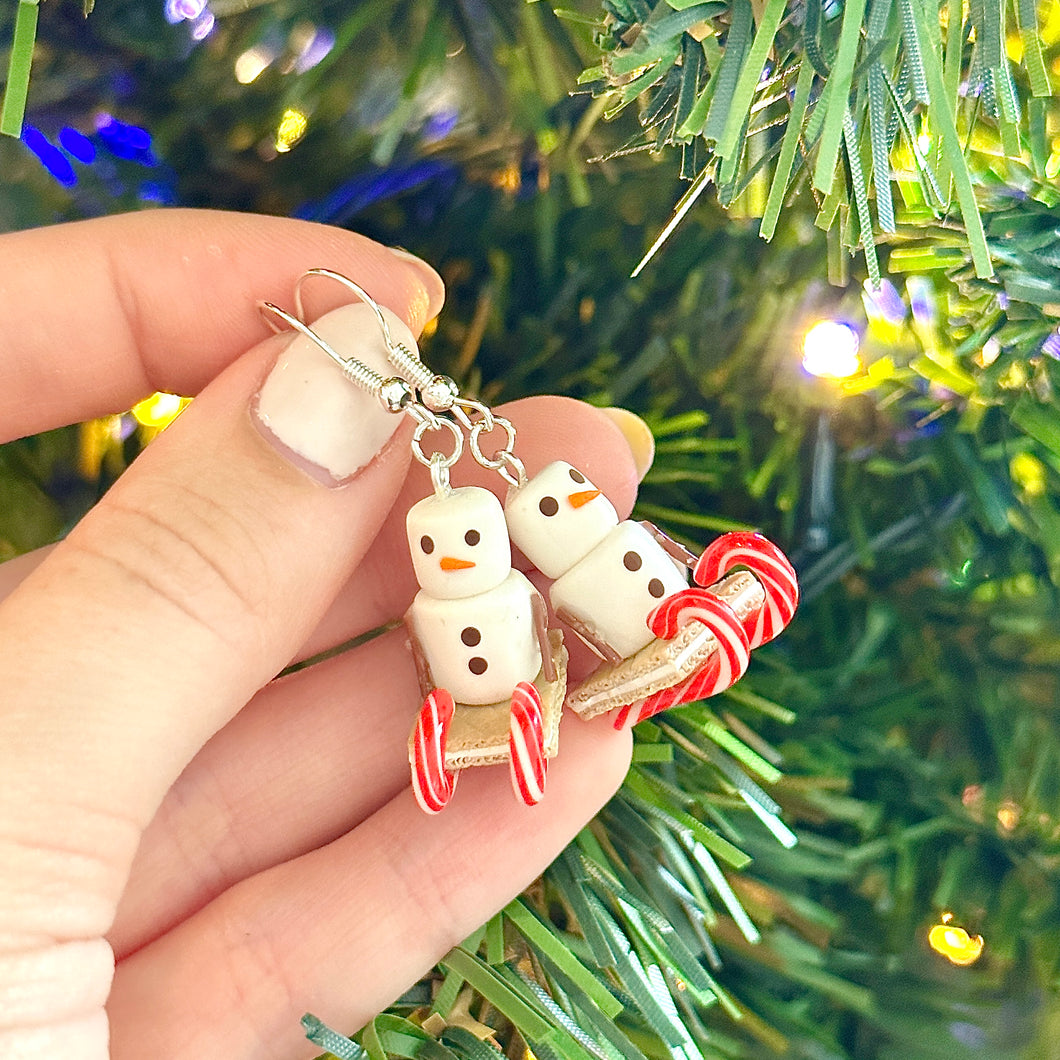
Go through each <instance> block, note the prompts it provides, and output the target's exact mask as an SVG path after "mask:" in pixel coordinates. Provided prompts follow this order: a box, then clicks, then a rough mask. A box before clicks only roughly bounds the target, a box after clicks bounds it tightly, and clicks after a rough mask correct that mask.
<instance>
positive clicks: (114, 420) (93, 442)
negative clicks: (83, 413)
mask: <svg viewBox="0 0 1060 1060" xmlns="http://www.w3.org/2000/svg"><path fill="white" fill-rule="evenodd" d="M78 441H79V445H78V451H77V466H78V470H79V471H80V472H81V474H82V476H83V477H84V478H86V479H89V480H92V479H97V478H99V472H100V469H101V468H102V467H103V461H104V460H105V459H106V457H107V454H108V453H109V452H111V450H113V449H114V447H115V446H117V445H118V444H119V443H120V442H121V417H120V416H103V417H102V418H100V419H98V420H89V421H88V422H86V423H82V424H81V428H80V431H79V432H78Z"/></svg>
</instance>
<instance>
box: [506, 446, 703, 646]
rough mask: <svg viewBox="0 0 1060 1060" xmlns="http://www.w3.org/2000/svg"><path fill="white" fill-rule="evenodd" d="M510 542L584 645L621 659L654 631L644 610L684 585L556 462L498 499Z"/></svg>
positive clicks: (648, 544)
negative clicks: (543, 580) (542, 578)
mask: <svg viewBox="0 0 1060 1060" xmlns="http://www.w3.org/2000/svg"><path fill="white" fill-rule="evenodd" d="M505 518H506V519H507V522H508V532H509V534H510V535H511V539H512V541H514V542H515V544H516V545H518V546H519V548H520V549H522V551H523V553H524V554H525V555H526V556H527V558H528V559H529V560H530V561H531V562H532V563H533V564H534V566H536V567H537V568H538V570H540V571H541V572H542V573H543V574H545V575H546V576H547V577H549V578H554V579H555V581H554V582H553V583H552V588H551V589H550V591H549V598H550V600H551V602H552V606H553V608H554V609H555V610H556V612H557V613H559V614H560V617H561V618H564V619H566V620H568V621H570V620H573V622H571V624H572V625H573V627H574V628H575V630H576V631H577V632H579V633H580V634H582V635H583V637H584V638H585V639H587V640H588V641H589V642H590V644H592V645H593V646H594V647H596V648H597V650H602V653H604V652H607V651H608V650H609V651H610V653H612V654H613V655H615V656H617V657H619V658H622V659H626V658H628V657H629V656H631V655H633V654H634V653H636V652H637V651H639V650H640V649H641V648H643V647H645V646H646V645H647V644H649V643H650V642H651V641H652V639H653V637H654V634H653V633H652V631H651V629H650V628H649V627H648V623H647V618H648V615H649V614H650V613H651V612H652V610H654V608H656V607H657V606H658V605H659V604H660V603H661V602H662V601H663V600H665V599H666V598H668V597H670V596H673V595H674V594H675V593H677V592H680V591H681V590H682V589H685V588H687V586H688V582H687V571H686V570H685V569H684V568H682V567H679V566H678V564H677V563H676V561H675V560H674V558H673V557H672V556H671V555H670V554H669V553H668V552H667V551H666V550H665V549H664V548H663V547H662V545H661V544H660V543H659V541H658V540H656V538H655V536H654V535H653V534H652V533H651V532H650V531H648V530H647V529H646V528H645V527H644V526H642V525H641V524H640V523H636V522H632V521H631V520H625V521H623V522H619V519H618V513H617V512H616V511H615V508H614V506H613V505H612V504H611V502H610V501H609V500H608V499H607V498H606V497H605V496H604V495H603V494H602V493H601V492H600V491H599V490H598V489H597V488H596V487H595V486H594V485H593V484H592V483H591V482H589V481H588V479H586V477H585V476H584V475H583V474H582V473H581V472H580V471H578V470H577V468H574V467H572V466H571V465H570V464H567V463H564V462H563V461H556V462H555V463H552V464H549V465H548V466H547V467H546V468H544V470H543V471H541V472H540V473H539V474H537V475H535V476H534V477H533V478H532V479H530V481H529V482H527V483H526V484H525V485H524V486H521V487H519V488H516V489H513V490H512V491H511V492H510V493H509V495H508V500H507V503H506V504H505Z"/></svg>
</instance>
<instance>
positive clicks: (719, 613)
mask: <svg viewBox="0 0 1060 1060" xmlns="http://www.w3.org/2000/svg"><path fill="white" fill-rule="evenodd" d="M689 622H701V623H702V624H703V625H704V626H706V627H707V629H709V630H710V632H711V633H713V634H714V636H715V638H717V641H718V650H717V651H716V652H714V653H713V654H711V656H710V657H709V658H708V659H707V660H706V662H704V663H703V665H702V666H700V667H699V669H697V670H695V671H694V672H693V673H691V674H690V675H689V676H688V677H686V678H684V679H683V680H681V681H678V682H677V684H675V685H671V686H670V687H669V688H664V689H661V690H660V691H658V692H654V693H652V694H651V695H650V696H647V697H646V698H645V699H643V700H641V701H640V703H639V704H631V705H630V706H627V707H623V708H622V709H621V710H620V711H619V712H618V715H617V716H616V717H615V728H616V729H621V728H623V727H624V726H625V725H626V724H627V723H629V719H630V718H631V717H632V718H633V721H632V723H631V724H634V725H635V724H636V723H637V722H641V721H643V720H644V719H645V718H650V717H651V716H652V715H653V714H658V713H659V712H660V711H663V710H668V709H669V708H670V707H676V706H679V705H680V704H682V703H691V702H692V701H693V700H696V699H706V698H707V697H708V696H714V695H717V694H718V693H719V692H724V691H725V689H726V688H729V687H731V686H732V685H734V684H735V683H736V682H737V681H738V680H739V679H740V678H741V677H742V676H743V673H744V671H745V670H746V669H747V664H748V663H749V662H750V661H751V647H750V644H749V643H748V639H747V631H746V630H745V629H744V627H743V623H742V622H741V621H740V619H739V618H738V617H737V615H736V612H735V611H733V609H732V608H731V607H730V606H729V605H728V604H727V603H726V602H725V601H724V600H722V599H720V598H719V597H717V596H715V595H714V594H713V593H712V592H709V591H708V590H706V589H701V588H692V589H683V590H682V591H681V592H679V593H674V595H673V596H670V597H668V598H667V599H665V600H664V601H663V602H662V603H661V604H659V606H658V607H656V608H655V610H654V611H652V613H651V614H650V615H648V626H649V627H650V628H651V631H652V632H653V633H654V634H655V635H656V636H657V637H663V638H665V639H666V640H670V639H671V638H672V637H673V636H674V635H675V634H676V633H677V631H678V630H679V629H680V628H681V627H682V626H684V625H686V624H687V623H689Z"/></svg>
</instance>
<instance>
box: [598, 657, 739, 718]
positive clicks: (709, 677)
mask: <svg viewBox="0 0 1060 1060" xmlns="http://www.w3.org/2000/svg"><path fill="white" fill-rule="evenodd" d="M720 671H721V660H720V658H719V656H718V653H717V652H715V653H714V654H713V655H711V657H710V658H709V659H708V660H707V661H706V662H705V663H704V664H703V665H702V666H701V667H700V668H699V669H698V670H696V671H695V673H693V674H692V675H691V676H689V677H686V678H685V679H684V680H683V681H678V682H677V684H676V685H671V686H670V687H669V688H664V689H662V690H661V691H659V692H655V693H653V694H652V695H650V696H647V697H645V698H644V699H642V700H641V701H640V702H639V703H633V704H631V705H630V706H628V707H623V708H622V710H621V711H619V713H618V716H617V717H616V718H615V728H616V729H622V728H624V727H625V726H626V725H627V724H629V725H638V724H639V723H640V722H642V721H644V719H645V718H650V717H652V716H653V715H655V714H660V713H662V711H664V710H669V709H670V708H671V707H679V706H681V704H682V703H694V702H695V701H696V700H697V699H707V698H709V697H710V696H713V695H716V694H717V693H718V692H724V691H725V688H727V687H729V686H728V685H725V686H724V687H723V686H722V683H721V681H720V677H719V675H720ZM631 717H632V721H631V720H630V718H631Z"/></svg>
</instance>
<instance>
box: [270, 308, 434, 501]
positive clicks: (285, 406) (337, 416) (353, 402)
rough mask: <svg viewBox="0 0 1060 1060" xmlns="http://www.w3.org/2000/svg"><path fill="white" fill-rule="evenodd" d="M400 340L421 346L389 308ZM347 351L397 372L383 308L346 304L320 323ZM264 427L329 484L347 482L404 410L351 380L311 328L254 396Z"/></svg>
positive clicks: (384, 371)
mask: <svg viewBox="0 0 1060 1060" xmlns="http://www.w3.org/2000/svg"><path fill="white" fill-rule="evenodd" d="M383 313H384V315H385V317H386V320H387V324H388V325H389V327H390V335H391V338H392V339H393V341H394V342H395V343H399V344H402V343H403V344H404V345H406V346H407V347H408V348H409V349H410V350H415V349H416V340H415V338H414V337H413V335H412V332H411V331H409V329H408V326H407V325H406V324H405V322H404V321H402V320H401V319H400V318H399V317H398V316H396V315H395V314H394V313H392V312H391V311H390V310H388V309H385V308H384V309H383ZM311 326H312V328H313V330H314V331H315V332H316V333H317V334H318V335H320V337H321V338H322V339H324V340H325V341H326V342H327V343H328V344H329V345H330V346H331V347H332V348H333V349H334V350H335V351H336V352H337V353H339V354H340V355H341V356H342V357H355V358H357V360H359V361H362V362H363V363H364V364H366V365H367V366H368V367H369V368H371V369H373V370H374V371H376V372H378V373H379V374H380V375H381V376H383V377H384V378H386V377H390V376H393V375H396V374H397V373H396V371H395V369H394V367H393V366H392V365H391V364H390V362H389V361H388V360H387V355H386V343H385V341H384V339H383V333H382V330H381V328H380V327H379V322H378V320H377V319H376V316H375V313H374V312H373V311H372V309H370V308H369V307H368V306H367V305H364V304H363V303H353V304H350V305H345V306H342V307H340V308H339V309H335V310H333V311H332V312H330V313H328V314H326V315H325V316H323V317H321V318H320V319H319V320H317V321H316V322H315V323H313V324H312V325H311ZM252 407H253V412H254V415H255V417H256V419H257V422H258V425H259V426H260V428H261V430H262V433H263V434H264V435H265V437H266V438H267V439H268V440H269V441H271V442H272V443H273V444H274V445H275V447H276V448H277V449H279V451H280V452H281V453H283V454H284V456H286V457H287V458H288V459H290V460H291V461H292V462H293V463H294V464H296V465H297V466H298V467H301V468H302V469H303V470H304V471H306V472H307V473H308V474H310V475H311V476H312V477H313V478H315V479H317V480H318V481H320V482H323V483H325V484H326V485H341V484H342V483H344V482H346V481H348V480H349V479H350V478H352V477H353V476H354V475H356V474H357V472H358V471H360V470H361V468H363V467H364V466H365V465H366V464H368V463H369V462H370V461H371V459H372V458H373V457H374V456H375V455H376V453H378V452H379V451H380V450H381V449H382V448H383V446H384V445H386V443H387V441H388V440H389V439H390V437H391V435H392V434H393V433H394V431H396V430H397V428H398V425H399V424H400V422H401V419H402V417H401V416H399V415H396V414H394V413H391V412H387V411H386V410H385V409H384V408H383V407H382V406H381V405H380V404H379V401H378V400H377V399H376V398H375V397H373V396H372V395H371V394H368V393H366V392H365V391H364V390H362V389H361V388H360V387H358V386H356V385H355V384H354V383H351V382H350V381H349V380H348V379H346V378H345V377H344V376H343V374H342V370H341V369H340V368H339V366H338V365H337V364H335V363H334V361H332V360H331V358H329V357H328V355H327V354H326V353H324V351H323V350H322V349H320V347H319V346H317V345H316V343H314V342H313V341H312V339H309V338H307V337H306V336H305V335H295V336H294V338H293V339H292V340H291V342H290V344H289V345H288V346H287V348H286V349H285V350H284V351H283V352H282V353H281V354H280V356H279V358H278V359H277V361H276V364H275V366H274V367H273V369H272V371H271V372H270V373H269V375H268V378H267V379H266V380H265V382H264V384H263V385H262V387H261V389H260V390H259V391H258V394H257V397H256V398H255V400H254V402H253V406H252Z"/></svg>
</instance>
